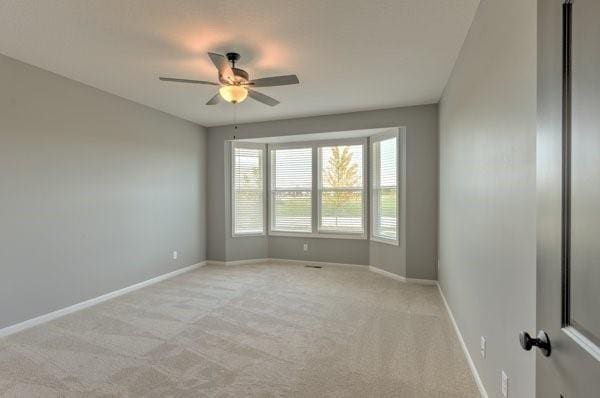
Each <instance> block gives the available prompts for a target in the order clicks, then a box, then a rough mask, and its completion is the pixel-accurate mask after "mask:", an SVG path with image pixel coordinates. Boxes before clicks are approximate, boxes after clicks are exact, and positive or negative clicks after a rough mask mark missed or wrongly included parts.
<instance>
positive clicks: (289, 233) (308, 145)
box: [267, 142, 315, 236]
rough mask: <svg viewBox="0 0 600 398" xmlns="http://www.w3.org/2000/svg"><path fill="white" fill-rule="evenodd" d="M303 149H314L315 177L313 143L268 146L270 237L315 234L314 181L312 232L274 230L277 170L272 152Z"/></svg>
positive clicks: (313, 155)
mask: <svg viewBox="0 0 600 398" xmlns="http://www.w3.org/2000/svg"><path fill="white" fill-rule="evenodd" d="M301 148H311V149H312V168H313V171H312V175H314V163H315V159H314V157H315V152H314V148H313V147H312V145H311V143H309V142H292V143H286V144H269V145H267V157H268V164H269V167H268V168H269V173H268V176H269V177H268V182H267V190H268V192H267V201H268V207H269V217H268V220H267V224H268V233H269V235H276V236H307V235H309V236H313V234H312V232H314V203H315V202H314V196H315V193H314V188H315V184H314V181H312V185H311V232H292V231H279V230H274V229H273V220H274V217H273V211H274V210H275V208H274V206H273V192H274V190H273V185H272V184H273V170H275V167H274V165H273V164H272V159H273V156H272V154H271V151H272V150H274V149H301ZM283 191H302V192H304V191H305V189H300V188H298V189H286V190H283Z"/></svg>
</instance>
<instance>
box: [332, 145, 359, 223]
mask: <svg viewBox="0 0 600 398" xmlns="http://www.w3.org/2000/svg"><path fill="white" fill-rule="evenodd" d="M324 177H325V181H326V186H327V187H329V188H351V187H355V186H356V185H357V184H358V183H359V176H358V170H357V165H356V163H353V162H352V153H351V152H350V148H349V147H347V146H334V147H333V148H332V151H331V156H330V157H329V161H328V164H327V168H326V169H325V176H324ZM324 199H325V203H324V204H325V205H326V207H329V208H330V210H331V211H332V212H333V213H334V214H336V215H340V214H339V210H341V209H343V208H345V209H346V210H351V209H348V208H347V206H345V205H347V204H348V202H350V201H356V193H355V192H351V191H334V192H329V193H328V194H327V195H326V197H325V198H324ZM332 215H333V214H332Z"/></svg>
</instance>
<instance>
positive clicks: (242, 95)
mask: <svg viewBox="0 0 600 398" xmlns="http://www.w3.org/2000/svg"><path fill="white" fill-rule="evenodd" d="M219 94H221V97H223V99H224V100H225V101H227V102H231V103H232V104H239V103H240V102H243V101H244V100H245V99H246V98H247V97H248V90H247V89H246V88H245V87H242V86H223V87H221V88H220V89H219Z"/></svg>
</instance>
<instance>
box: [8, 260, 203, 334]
mask: <svg viewBox="0 0 600 398" xmlns="http://www.w3.org/2000/svg"><path fill="white" fill-rule="evenodd" d="M204 265H206V261H203V262H201V263H198V264H194V265H190V266H187V267H184V268H180V269H178V270H175V271H172V272H169V273H166V274H162V275H159V276H157V277H154V278H152V279H148V280H146V281H143V282H139V283H136V284H134V285H131V286H127V287H124V288H122V289H119V290H115V291H112V292H110V293H106V294H103V295H102V296H98V297H94V298H92V299H89V300H86V301H82V302H81V303H77V304H73V305H71V306H69V307H65V308H61V309H60V310H56V311H53V312H50V313H48V314H44V315H40V316H38V317H35V318H32V319H28V320H26V321H23V322H20V323H17V324H14V325H11V326H8V327H5V328H3V329H0V337H5V336H8V335H11V334H14V333H17V332H20V331H22V330H25V329H29V328H31V327H33V326H37V325H39V324H42V323H45V322H48V321H51V320H53V319H56V318H60V317H62V316H65V315H67V314H71V313H73V312H76V311H79V310H82V309H84V308H88V307H91V306H93V305H96V304H100V303H102V302H104V301H107V300H110V299H113V298H115V297H118V296H122V295H124V294H126V293H129V292H132V291H134V290H138V289H141V288H143V287H146V286H150V285H153V284H155V283H158V282H161V281H164V280H165V279H169V278H172V277H174V276H177V275H180V274H183V273H185V272H188V271H191V270H194V269H196V268H200V267H202V266H204Z"/></svg>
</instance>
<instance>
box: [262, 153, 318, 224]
mask: <svg viewBox="0 0 600 398" xmlns="http://www.w3.org/2000/svg"><path fill="white" fill-rule="evenodd" d="M312 181H313V178H312V147H297V148H274V149H271V231H275V232H297V233H311V232H312V225H313V223H312V207H313V206H312Z"/></svg>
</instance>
